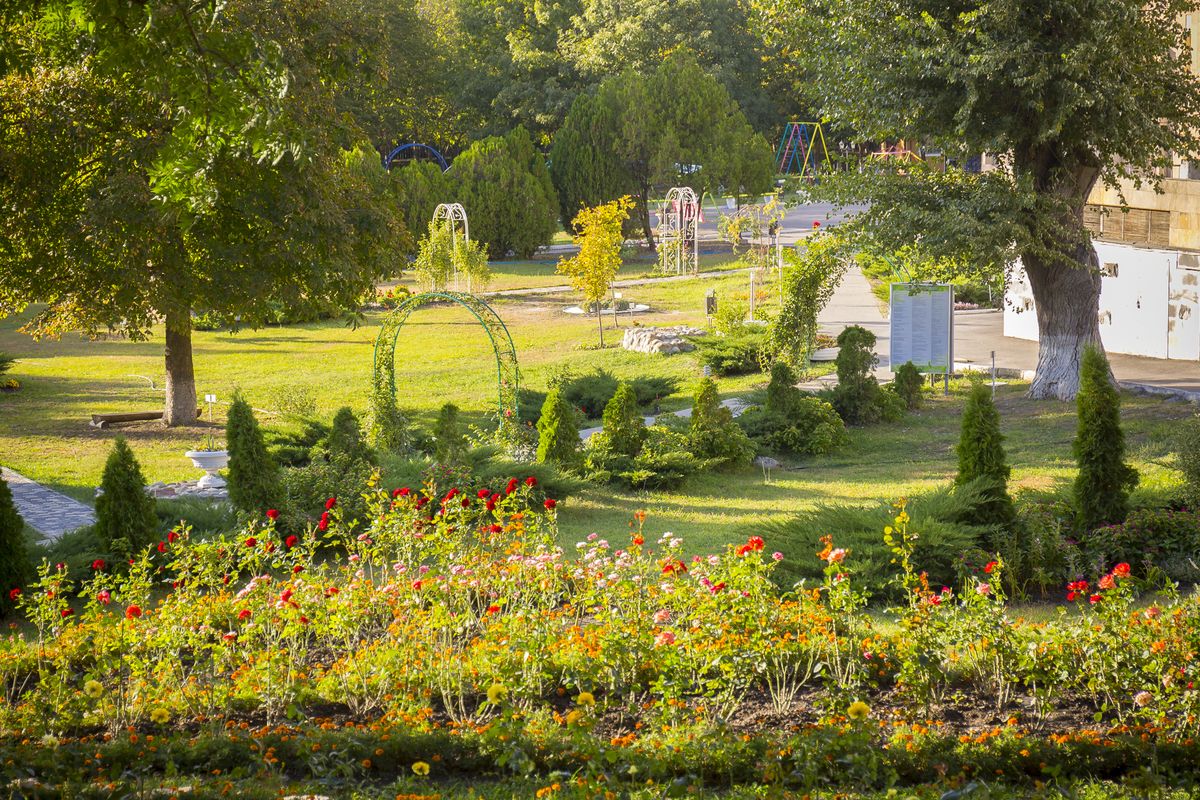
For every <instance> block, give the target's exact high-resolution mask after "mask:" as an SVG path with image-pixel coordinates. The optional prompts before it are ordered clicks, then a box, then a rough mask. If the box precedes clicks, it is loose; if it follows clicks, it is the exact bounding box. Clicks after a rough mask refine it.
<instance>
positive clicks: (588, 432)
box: [579, 397, 750, 442]
mask: <svg viewBox="0 0 1200 800" xmlns="http://www.w3.org/2000/svg"><path fill="white" fill-rule="evenodd" d="M721 405H723V406H725V408H728V409H729V410H730V411H732V412H733V415H734V416H735V417H736V416H738V415H739V414H741V413H742V412H743V411H745V410H746V409H747V408H749V407H750V405H749V404H748V403H747V402H746V401H745V400H742V399H741V398H740V397H731V398H729V399H728V400H722V401H721ZM660 416H664V417H665V416H676V417H684V418H688V417H691V416H692V410H691V409H690V408H681V409H679V410H678V411H672V412H670V414H661V415H660ZM657 419H658V417H643V421H644V422H645V423H646V424H647V425H653V424H654V423H655V421H656V420H657ZM602 430H604V428H603V427H596V428H584V429H583V430H581V431H580V432H579V438H580V439H582V440H583V441H585V442H586V441H587V440H588V439H590V438H592V437H593V436H595V435H596V434H597V433H599V432H600V431H602Z"/></svg>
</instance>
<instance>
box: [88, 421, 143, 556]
mask: <svg viewBox="0 0 1200 800" xmlns="http://www.w3.org/2000/svg"><path fill="white" fill-rule="evenodd" d="M100 489H101V491H102V494H101V495H100V497H98V498H97V499H96V525H95V529H96V534H97V536H98V537H99V539H100V541H101V542H103V544H104V546H105V548H106V549H107V550H108V552H110V553H114V554H118V555H121V556H129V555H132V554H133V553H135V552H137V551H138V550H141V549H142V548H143V547H147V546H149V545H150V544H151V543H152V542H154V541H156V540H157V537H158V515H157V514H155V511H154V498H153V497H151V496H150V495H148V494H146V479H145V478H144V477H143V476H142V468H141V466H140V465H139V464H138V461H137V458H135V457H134V455H133V451H132V450H130V449H129V445H128V444H126V443H125V438H124V437H122V436H118V437H117V439H116V441H114V442H113V448H112V451H111V452H110V453H109V454H108V461H107V462H106V463H105V465H104V477H103V478H102V479H101V481H100Z"/></svg>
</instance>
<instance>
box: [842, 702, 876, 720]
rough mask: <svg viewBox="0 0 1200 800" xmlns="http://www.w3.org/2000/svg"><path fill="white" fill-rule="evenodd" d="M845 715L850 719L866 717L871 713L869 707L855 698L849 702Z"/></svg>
mask: <svg viewBox="0 0 1200 800" xmlns="http://www.w3.org/2000/svg"><path fill="white" fill-rule="evenodd" d="M846 715H847V716H848V717H850V719H856V720H862V719H866V718H867V717H869V716H870V715H871V707H870V706H869V705H867V704H866V703H864V702H863V701H862V700H855V701H854V702H853V703H851V704H850V708H849V709H848V710H847V711H846Z"/></svg>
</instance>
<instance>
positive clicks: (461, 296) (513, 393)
mask: <svg viewBox="0 0 1200 800" xmlns="http://www.w3.org/2000/svg"><path fill="white" fill-rule="evenodd" d="M447 302H449V303H457V304H458V305H460V306H462V307H463V308H465V309H466V310H467V311H470V312H471V315H472V316H474V317H475V319H476V321H477V322H479V324H480V325H481V326H483V329H484V330H485V331H486V332H487V335H488V340H489V341H490V342H491V344H492V352H493V353H494V354H495V356H496V389H497V392H496V393H497V397H498V408H497V410H498V412H499V415H500V425H501V428H504V427H507V426H508V425H511V424H515V423H516V421H517V392H518V390H519V389H520V380H521V374H520V368H519V366H518V364H517V351H516V348H515V347H513V341H512V336H511V335H510V334H509V332H508V327H507V326H506V325H505V324H504V320H502V319H500V315H499V314H497V313H496V311H495V310H494V309H493V308H492V307H491V306H490V305H488V304H487V303H486V302H484V301H483V300H481V299H480V298H478V297H476V296H475V295H472V294H465V293H462V292H423V293H421V294H417V295H413V296H412V297H410V298H408V299H407V300H405V301H404V302H403V303H401V304H400V305H399V306H397V307H396V309H395V310H394V311H392V312H391V313H390V314H388V315H387V316H386V317H384V320H383V325H382V327H381V328H380V330H379V336H377V337H376V339H375V354H374V386H375V387H377V388H379V389H384V388H385V387H386V391H387V392H388V393H389V394H390V396H391V397H393V398H394V397H395V396H396V342H397V341H398V340H399V338H400V329H401V328H402V327H404V323H405V322H406V321H407V320H408V318H409V316H411V315H412V313H413V312H414V311H416V310H417V309H419V308H423V307H424V306H427V305H432V304H435V303H447Z"/></svg>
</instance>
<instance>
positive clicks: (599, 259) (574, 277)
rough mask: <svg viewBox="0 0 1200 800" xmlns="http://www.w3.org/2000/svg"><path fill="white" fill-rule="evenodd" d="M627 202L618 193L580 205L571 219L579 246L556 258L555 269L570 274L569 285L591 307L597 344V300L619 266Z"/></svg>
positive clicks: (598, 303)
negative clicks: (595, 203)
mask: <svg viewBox="0 0 1200 800" xmlns="http://www.w3.org/2000/svg"><path fill="white" fill-rule="evenodd" d="M631 206H632V201H630V199H629V198H628V197H621V198H618V199H616V200H613V201H612V202H609V203H603V204H601V205H598V206H595V207H594V208H584V209H581V210H580V211H579V213H578V214H576V215H575V218H574V220H572V225H573V226H574V228H575V236H574V237H573V240H574V242H575V244H576V245H578V246H579V252H578V253H576V254H575V255H574V256H572V257H571V258H562V259H559V262H558V272H559V273H560V274H562V275H566V276H567V277H568V278H570V280H571V286H572V287H573V288H574V289H575V291H577V292H579V293H580V294H582V295H583V300H584V304H585V306H587V307H589V308H590V307H593V306H594V307H595V309H596V324H597V325H598V326H599V327H600V344H601V345H603V344H604V323H603V321H602V320H601V319H600V301H601V300H603V299H604V297H605V295H606V294H608V291H609V289H610V288H611V286H612V282H613V279H614V278H615V277H616V276H617V270H619V269H620V268H621V247H622V245H624V243H625V236H624V234H623V233H622V232H621V231H622V225H623V224H624V222H625V220H626V219H628V218H629V209H630V207H631Z"/></svg>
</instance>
